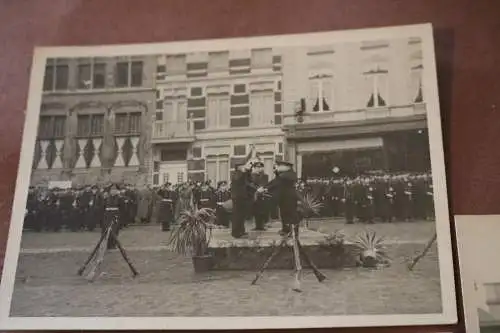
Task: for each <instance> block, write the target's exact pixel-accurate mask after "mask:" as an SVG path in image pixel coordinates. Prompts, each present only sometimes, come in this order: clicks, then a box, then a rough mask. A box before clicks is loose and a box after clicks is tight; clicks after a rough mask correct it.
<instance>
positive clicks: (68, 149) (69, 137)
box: [63, 111, 78, 171]
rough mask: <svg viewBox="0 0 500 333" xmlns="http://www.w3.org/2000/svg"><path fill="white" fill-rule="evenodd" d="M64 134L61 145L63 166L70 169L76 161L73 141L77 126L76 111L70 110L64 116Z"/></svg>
mask: <svg viewBox="0 0 500 333" xmlns="http://www.w3.org/2000/svg"><path fill="white" fill-rule="evenodd" d="M66 121H67V124H66V135H65V138H64V146H63V158H64V160H63V168H64V169H66V170H68V171H69V170H72V169H73V167H74V164H75V162H76V145H75V141H74V137H75V133H76V132H77V127H78V117H77V113H76V111H70V112H68V113H67V117H66Z"/></svg>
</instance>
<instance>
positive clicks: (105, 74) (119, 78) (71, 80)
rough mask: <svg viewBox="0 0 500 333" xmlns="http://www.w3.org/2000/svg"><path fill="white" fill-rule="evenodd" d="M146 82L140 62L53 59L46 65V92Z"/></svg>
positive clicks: (115, 86) (103, 87) (120, 86)
mask: <svg viewBox="0 0 500 333" xmlns="http://www.w3.org/2000/svg"><path fill="white" fill-rule="evenodd" d="M143 81H144V63H143V61H140V60H123V61H121V60H120V61H116V62H109V61H106V60H105V59H88V60H83V61H78V60H76V59H75V60H65V59H64V60H60V59H50V60H49V61H47V65H46V66H45V75H44V81H43V90H44V91H46V92H50V91H67V90H75V89H76V90H88V89H105V88H127V87H141V86H142V85H143Z"/></svg>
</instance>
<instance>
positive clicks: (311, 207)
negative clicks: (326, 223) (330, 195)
mask: <svg viewBox="0 0 500 333" xmlns="http://www.w3.org/2000/svg"><path fill="white" fill-rule="evenodd" d="M321 208H323V204H322V203H321V202H320V201H319V200H317V199H316V197H314V196H313V195H312V194H310V193H306V194H305V195H303V196H300V197H299V204H298V210H299V215H300V217H301V218H302V219H304V226H305V227H306V229H307V228H309V219H310V218H311V217H313V216H316V215H319V213H320V211H321Z"/></svg>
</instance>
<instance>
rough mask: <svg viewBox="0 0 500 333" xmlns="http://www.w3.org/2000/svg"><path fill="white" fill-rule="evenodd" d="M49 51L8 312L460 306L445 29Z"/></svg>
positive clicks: (15, 224)
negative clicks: (444, 102) (440, 80)
mask: <svg viewBox="0 0 500 333" xmlns="http://www.w3.org/2000/svg"><path fill="white" fill-rule="evenodd" d="M33 59H34V60H33V66H32V74H31V81H30V91H29V99H28V104H27V111H26V123H25V129H24V133H23V145H22V151H21V161H20V164H19V173H18V179H17V183H16V190H15V200H14V205H13V208H12V219H11V224H10V233H9V239H8V245H7V252H6V258H5V264H4V271H3V277H2V281H1V283H2V284H1V290H0V306H1V308H0V322H1V324H0V326H3V327H2V328H5V329H30V328H37V329H159V328H162V329H249V328H262V329H264V328H307V327H356V326H399V325H404V326H408V325H438V324H453V323H456V321H457V309H456V299H455V285H454V276H453V261H452V252H451V233H450V219H449V215H448V199H447V188H446V174H445V167H444V154H443V143H442V133H441V119H440V109H439V97H438V88H437V75H436V64H435V55H434V39H433V30H432V26H431V25H430V24H421V25H414V26H401V27H388V28H374V29H364V30H351V31H333V32H319V33H309V34H297V35H280V36H265V37H249V38H235V39H214V40H198V41H182V42H169V43H159V44H133V45H103V46H85V47H78V46H74V47H42V48H37V49H35V51H34V58H33Z"/></svg>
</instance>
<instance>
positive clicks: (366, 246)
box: [354, 231, 389, 268]
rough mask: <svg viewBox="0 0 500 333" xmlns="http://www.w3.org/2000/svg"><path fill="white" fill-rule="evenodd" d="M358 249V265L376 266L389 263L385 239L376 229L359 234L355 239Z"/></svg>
mask: <svg viewBox="0 0 500 333" xmlns="http://www.w3.org/2000/svg"><path fill="white" fill-rule="evenodd" d="M354 245H356V247H357V249H358V258H357V259H358V265H359V266H362V267H369V268H375V267H378V266H379V265H387V264H389V257H388V255H387V252H386V249H385V239H384V237H381V236H379V235H377V233H376V232H375V231H365V232H363V233H361V234H358V235H357V236H356V238H355V240H354Z"/></svg>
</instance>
